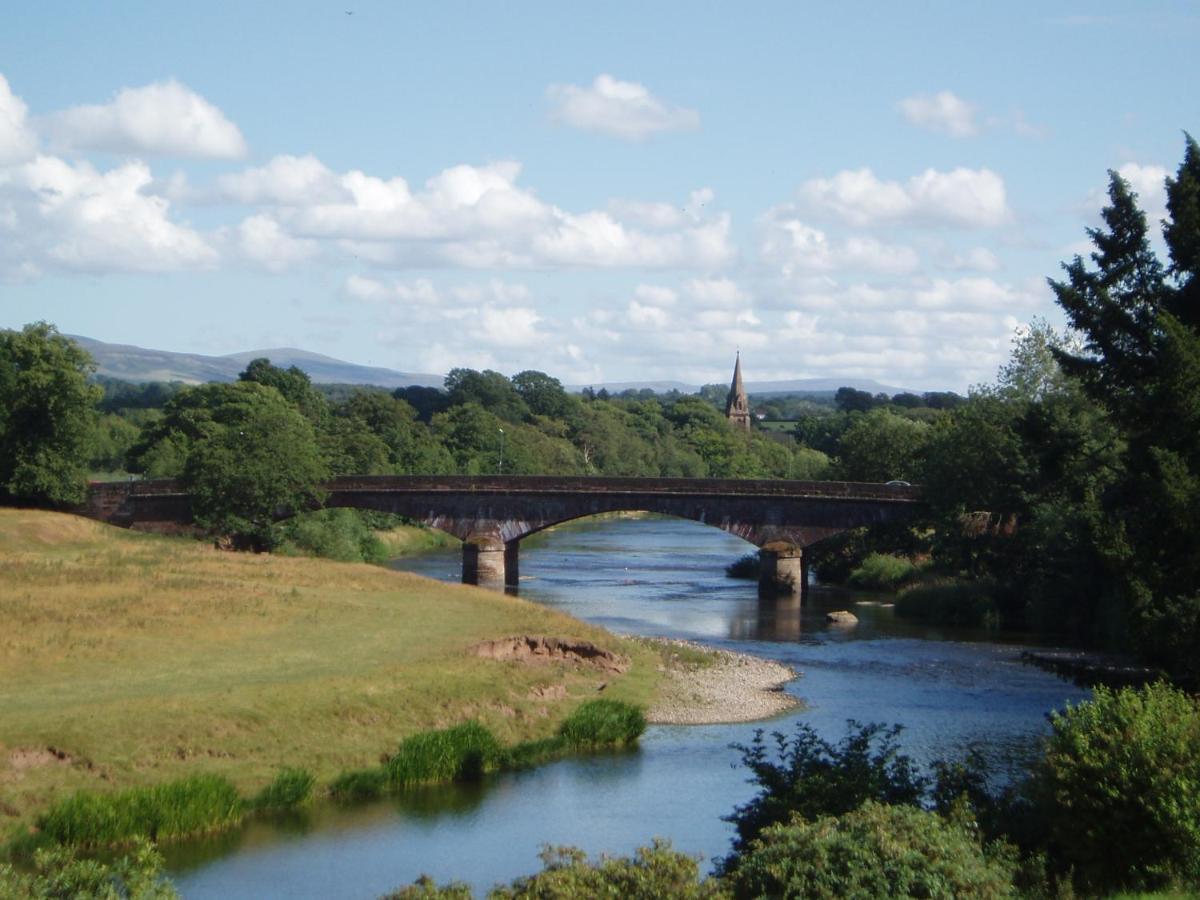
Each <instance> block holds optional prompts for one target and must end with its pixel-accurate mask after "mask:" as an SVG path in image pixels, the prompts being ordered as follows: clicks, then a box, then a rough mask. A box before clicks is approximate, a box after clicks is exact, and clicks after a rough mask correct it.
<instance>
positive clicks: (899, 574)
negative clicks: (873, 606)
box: [846, 553, 920, 591]
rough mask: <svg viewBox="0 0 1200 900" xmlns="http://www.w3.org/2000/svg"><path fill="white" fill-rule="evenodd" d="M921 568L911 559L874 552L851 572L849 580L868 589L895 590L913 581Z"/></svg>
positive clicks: (852, 584)
mask: <svg viewBox="0 0 1200 900" xmlns="http://www.w3.org/2000/svg"><path fill="white" fill-rule="evenodd" d="M919 573H920V569H919V568H917V567H916V566H915V565H913V564H912V562H911V561H910V560H907V559H905V558H904V557H901V556H890V555H888V554H886V553H872V554H871V555H870V556H868V557H867V558H866V559H864V560H863V561H862V565H860V566H859V567H858V568H856V569H855V570H854V571H853V572H851V573H850V577H849V578H847V579H846V580H847V582H848V583H849V584H850V585H851V586H852V587H856V588H862V589H863V590H868V591H894V590H897V589H898V588H900V587H901V586H903V585H904V584H907V583H908V582H910V581H912V579H914V578H915V577H917V575H918V574H919Z"/></svg>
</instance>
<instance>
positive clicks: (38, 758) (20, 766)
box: [0, 747, 75, 781]
mask: <svg viewBox="0 0 1200 900" xmlns="http://www.w3.org/2000/svg"><path fill="white" fill-rule="evenodd" d="M7 762H8V765H7V766H6V767H5V770H4V772H3V773H0V774H2V775H3V776H4V780H6V781H19V780H21V779H22V778H23V777H24V776H25V773H26V772H27V771H29V770H30V769H43V768H45V767H46V766H69V765H71V764H72V763H73V762H75V760H74V758H73V757H72V756H71V754H69V753H65V752H63V751H62V750H57V749H55V748H54V747H18V748H16V749H15V750H10V751H9V752H8V759H7Z"/></svg>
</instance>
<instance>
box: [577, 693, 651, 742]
mask: <svg viewBox="0 0 1200 900" xmlns="http://www.w3.org/2000/svg"><path fill="white" fill-rule="evenodd" d="M645 730H646V717H645V716H644V715H642V711H641V710H640V709H638V708H637V707H636V706H632V705H631V704H628V703H622V702H621V701H620V700H588V701H586V702H584V703H581V704H580V705H579V706H578V708H576V710H575V711H574V712H573V713H571V714H570V715H569V716H567V718H566V719H565V720H563V723H562V725H560V726H559V728H558V733H559V734H560V735H561V736H562V737H563V738H564V739H565V740H566V742H567V743H568V744H570V745H571V746H573V747H587V746H598V745H601V744H612V745H616V746H621V745H625V744H635V743H637V739H638V738H639V737H641V736H642V732H643V731H645Z"/></svg>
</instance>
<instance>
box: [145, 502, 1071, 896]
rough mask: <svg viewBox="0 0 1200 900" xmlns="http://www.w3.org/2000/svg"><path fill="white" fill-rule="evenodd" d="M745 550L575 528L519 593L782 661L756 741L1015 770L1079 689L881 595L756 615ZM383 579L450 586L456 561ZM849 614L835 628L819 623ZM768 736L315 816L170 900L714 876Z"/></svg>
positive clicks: (592, 760) (238, 843)
mask: <svg viewBox="0 0 1200 900" xmlns="http://www.w3.org/2000/svg"><path fill="white" fill-rule="evenodd" d="M752 549H753V548H752V547H750V545H748V544H746V543H744V542H743V541H741V540H739V539H738V538H735V537H733V536H731V535H728V534H726V533H724V532H722V531H719V530H717V529H715V528H709V527H706V526H703V525H699V524H697V523H693V522H686V521H681V520H675V519H664V518H629V519H599V520H591V521H583V522H579V523H573V524H571V525H568V526H562V527H559V528H556V529H553V530H552V531H550V532H546V533H543V534H540V535H535V536H534V537H531V538H529V539H527V540H526V541H524V542H522V546H521V573H522V581H521V586H520V594H521V596H523V597H526V598H528V599H532V600H535V601H537V602H539V603H544V604H547V605H549V606H554V607H556V608H558V609H561V610H563V611H564V612H568V613H570V614H571V615H574V616H577V617H579V618H582V619H587V620H588V621H591V622H595V623H597V624H600V625H603V626H604V627H606V628H608V629H610V630H612V631H616V632H621V633H628V634H641V635H656V636H664V637H679V638H687V639H692V640H698V641H703V642H705V643H708V644H712V645H715V646H719V647H724V648H727V649H733V650H738V651H742V652H748V653H754V654H757V655H760V656H765V657H770V658H773V659H777V660H779V661H781V662H784V663H786V664H788V665H790V666H792V667H793V668H795V669H796V670H797V671H799V672H800V673H801V677H799V678H798V679H797V680H795V681H793V682H792V683H791V684H790V685H789V686H788V688H787V690H788V691H790V692H791V693H793V694H795V695H796V696H798V697H800V698H801V699H802V700H803V701H804V703H805V706H804V707H803V708H802V709H800V710H797V711H794V712H791V713H788V714H786V715H784V716H781V717H779V718H777V719H773V720H771V721H770V722H768V723H765V727H766V728H768V729H769V730H781V731H785V732H787V731H790V730H791V729H792V728H793V726H794V725H795V723H796V722H800V721H803V722H807V723H809V724H811V725H812V726H813V727H815V728H816V729H817V730H818V731H819V732H821V733H822V734H823V735H824V736H825V737H827V738H829V739H834V740H836V739H837V738H840V737H841V736H842V735H843V734H844V733H845V727H846V720H847V719H856V720H859V721H862V722H874V721H883V722H888V723H892V722H896V723H900V724H902V725H904V726H905V731H904V732H903V735H902V743H903V746H904V749H905V751H906V752H908V753H909V754H911V755H912V756H914V757H915V758H917V759H918V760H921V761H928V760H930V759H934V758H939V757H951V756H954V755H957V754H961V753H962V752H963V751H964V750H965V749H966V748H967V747H969V746H975V747H977V748H979V749H981V750H982V751H983V752H984V753H985V755H986V756H987V757H988V758H989V759H990V760H991V761H992V762H993V763H994V764H995V765H996V767H997V769H998V770H999V771H1002V772H1005V771H1013V770H1014V769H1015V768H1016V767H1017V766H1019V764H1020V762H1021V761H1022V760H1023V759H1025V758H1027V757H1028V755H1029V754H1030V753H1031V752H1032V749H1033V747H1034V746H1035V744H1036V740H1037V737H1038V735H1040V734H1042V733H1044V731H1045V728H1046V725H1045V716H1046V713H1047V712H1049V711H1050V710H1052V709H1056V708H1061V707H1062V705H1063V704H1064V703H1065V702H1066V701H1078V700H1081V699H1084V698H1085V697H1086V696H1087V694H1086V692H1085V691H1083V690H1081V689H1079V688H1077V687H1074V686H1073V685H1071V684H1069V683H1067V682H1065V681H1062V680H1060V679H1059V678H1057V677H1055V676H1053V675H1050V674H1047V673H1045V672H1042V671H1040V670H1038V669H1036V668H1033V667H1030V666H1027V665H1024V664H1022V663H1020V662H1019V661H1018V660H1017V656H1018V654H1019V652H1020V650H1021V649H1022V647H1021V646H1020V645H1018V644H1015V643H1009V642H1006V641H1004V640H997V639H994V638H990V637H988V636H986V635H982V634H980V633H973V632H966V631H961V630H948V629H937V628H927V627H922V626H914V625H912V624H910V623H905V622H903V621H900V620H897V619H895V618H894V617H893V615H892V610H891V608H890V607H889V606H887V605H885V604H884V603H881V601H886V600H887V598H886V597H881V596H880V595H853V594H848V593H846V592H844V591H838V590H834V589H829V588H822V587H820V586H814V587H813V588H812V590H811V592H810V596H809V599H808V602H807V603H806V605H805V607H804V608H803V609H799V608H797V607H796V606H795V605H793V604H782V605H775V606H771V605H766V606H764V605H762V604H760V603H759V601H758V599H757V596H756V588H755V585H754V583H752V582H746V581H735V580H732V579H728V578H726V577H725V576H724V567H725V565H726V564H727V563H729V562H731V561H733V560H734V559H736V558H737V557H738V556H740V555H742V554H744V553H746V552H747V551H749V550H752ZM395 565H396V567H397V568H402V569H405V570H407V571H412V572H417V573H420V574H423V575H428V576H430V577H434V578H442V579H445V580H458V578H459V568H458V567H459V554H458V552H457V551H455V552H452V553H434V554H429V555H426V556H422V557H418V558H413V559H406V560H399V561H397V562H396V564H395ZM841 608H848V609H851V610H852V611H854V613H855V614H856V615H857V616H858V617H859V620H860V621H859V624H858V626H856V627H854V628H852V629H849V630H846V629H840V628H835V627H831V626H828V625H827V624H826V623H825V620H824V613H825V611H827V610H830V609H841ZM759 727H764V723H759V724H750V725H715V726H652V727H651V728H649V729H648V730H647V732H646V734H645V735H644V737H643V738H642V740H641V744H640V747H639V748H638V749H637V750H636V751H632V752H625V753H619V754H611V755H602V756H595V757H588V758H580V759H570V760H565V761H561V762H557V763H552V764H550V765H547V766H543V767H541V768H538V769H535V770H532V771H527V772H518V773H510V774H504V775H499V776H496V777H493V778H490V779H488V780H487V781H486V782H485V783H483V784H481V785H469V786H452V787H445V788H436V789H429V790H426V791H423V792H420V793H418V794H415V795H411V796H407V797H405V798H403V799H400V800H389V801H381V802H376V803H371V804H367V805H363V806H357V807H353V808H349V809H347V808H340V807H337V806H335V805H333V804H328V803H324V804H319V805H318V806H317V807H316V808H315V809H313V810H312V811H311V812H308V813H305V814H303V815H300V816H297V817H291V818H288V819H286V820H283V821H276V822H263V821H254V822H250V823H248V824H247V825H245V826H244V827H242V828H240V829H238V830H236V831H233V832H231V833H227V834H224V835H220V836H218V837H215V838H212V839H208V840H204V841H199V842H193V843H189V844H185V845H182V846H177V847H172V848H167V861H168V870H169V873H170V875H171V877H172V879H173V880H174V882H175V884H176V886H177V887H178V888H179V890H180V892H181V893H182V894H183V896H184V897H185V898H197V900H200V898H214V900H215V898H223V900H225V898H261V897H292V898H306V897H311V898H329V897H350V898H357V897H362V898H367V897H376V896H378V895H380V894H382V893H384V892H386V891H388V890H391V889H394V888H397V887H399V886H401V885H404V884H407V883H409V882H411V881H413V880H414V879H415V878H416V877H417V876H418V875H420V874H422V873H426V874H429V875H431V876H432V877H433V878H435V879H436V880H438V881H439V882H442V881H449V880H453V879H458V880H462V881H466V882H467V883H469V884H471V885H472V886H473V887H474V888H475V890H476V892H477V893H480V894H482V893H483V892H484V891H486V889H487V888H488V887H490V886H491V885H493V884H494V883H496V882H498V881H508V880H510V879H512V878H514V877H515V876H517V875H522V874H527V873H531V872H534V871H537V870H538V869H539V868H540V862H539V859H538V852H539V850H540V848H541V847H542V845H544V844H556V845H563V844H570V845H575V846H578V847H582V848H583V849H585V850H587V851H588V852H589V853H592V854H598V853H602V852H603V853H609V854H623V853H629V852H631V851H632V850H634V849H635V848H636V847H638V846H639V845H643V844H646V843H648V842H649V841H650V840H651V839H652V838H654V837H656V836H661V837H667V838H669V839H670V840H671V841H672V843H673V844H674V846H675V847H676V848H677V849H680V850H684V851H686V852H688V853H692V854H696V855H702V856H703V857H704V859H705V862H704V863H702V867H703V868H704V869H707V868H708V867H709V865H710V861H711V860H712V859H713V858H715V857H719V856H721V855H723V854H724V853H726V852H727V851H728V850H729V842H730V838H731V835H732V827H731V826H730V825H729V824H728V823H726V822H723V821H722V820H721V817H722V816H723V815H726V814H728V813H729V812H730V811H731V810H732V809H733V808H734V806H736V805H737V804H739V803H743V802H745V801H746V800H747V799H749V798H750V796H752V794H753V792H754V791H753V787H752V786H751V785H749V784H747V783H746V780H745V779H746V772H745V770H744V769H741V768H739V767H738V766H737V763H738V760H739V755H738V753H737V751H735V750H733V749H731V747H730V744H731V743H734V742H742V743H744V742H747V741H749V740H750V739H751V737H752V736H753V734H754V730H755V729H756V728H759Z"/></svg>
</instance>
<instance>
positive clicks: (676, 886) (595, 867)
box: [383, 840, 729, 900]
mask: <svg viewBox="0 0 1200 900" xmlns="http://www.w3.org/2000/svg"><path fill="white" fill-rule="evenodd" d="M541 858H542V871H541V872H538V873H537V874H536V875H527V876H524V877H522V878H518V879H516V880H515V881H513V882H512V883H511V884H509V885H497V886H496V887H494V888H493V889H492V890H491V891H490V892H489V893H488V897H489V898H490V900H553V898H562V900H568V898H576V897H578V898H590V897H613V898H618V897H619V898H621V900H662V898H667V897H669V898H672V900H674V898H680V900H718V898H728V896H729V894H728V893H727V892H726V890H725V889H724V887H723V886H722V885H721V883H720V882H718V881H717V880H716V879H715V878H710V879H708V880H707V881H703V882H702V881H700V868H699V866H698V865H697V862H696V860H695V858H694V857H691V856H688V855H686V854H684V853H677V852H676V851H674V850H672V849H671V845H670V844H669V843H667V842H665V841H661V840H655V841H654V843H653V845H652V846H650V847H640V848H638V850H637V851H636V853H635V854H634V856H633V857H632V858H631V857H628V856H621V857H615V858H612V857H602V858H600V859H598V860H596V861H595V862H588V858H587V854H586V853H584V852H583V851H582V850H578V849H576V848H574V847H545V848H543V850H542V853H541ZM470 897H471V891H470V888H468V887H467V886H466V885H465V884H462V883H460V882H453V883H451V884H447V885H443V886H440V887H439V886H438V885H437V884H435V883H434V882H433V881H432V880H431V879H430V878H428V877H425V876H422V877H421V878H419V879H418V880H417V881H416V882H415V883H413V884H411V885H409V886H408V887H405V888H402V889H401V890H398V891H396V892H394V893H391V894H388V895H387V896H386V897H384V898H383V900H470Z"/></svg>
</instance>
